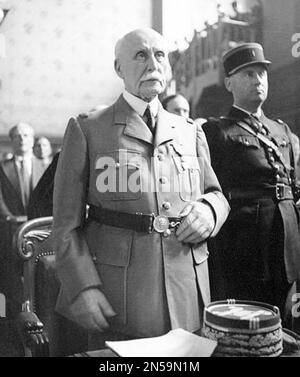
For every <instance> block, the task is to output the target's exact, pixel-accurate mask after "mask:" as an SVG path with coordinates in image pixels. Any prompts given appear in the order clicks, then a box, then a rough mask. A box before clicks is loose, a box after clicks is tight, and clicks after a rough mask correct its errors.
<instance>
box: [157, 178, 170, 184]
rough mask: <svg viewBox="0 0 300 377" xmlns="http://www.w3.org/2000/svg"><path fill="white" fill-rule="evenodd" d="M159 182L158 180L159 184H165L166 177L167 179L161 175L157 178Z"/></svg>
mask: <svg viewBox="0 0 300 377" xmlns="http://www.w3.org/2000/svg"><path fill="white" fill-rule="evenodd" d="M159 182H160V183H161V184H165V183H167V182H168V179H167V178H166V177H161V178H159Z"/></svg>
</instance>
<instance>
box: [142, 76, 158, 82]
mask: <svg viewBox="0 0 300 377" xmlns="http://www.w3.org/2000/svg"><path fill="white" fill-rule="evenodd" d="M150 80H158V81H163V78H162V77H161V75H159V74H151V75H147V76H145V77H143V78H142V80H141V81H142V82H143V81H150Z"/></svg>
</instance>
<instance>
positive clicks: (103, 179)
mask: <svg viewBox="0 0 300 377" xmlns="http://www.w3.org/2000/svg"><path fill="white" fill-rule="evenodd" d="M141 167H142V155H141V153H140V152H137V151H130V150H117V151H110V152H106V153H99V154H98V155H97V158H96V162H95V169H96V182H95V184H96V190H97V192H98V194H99V196H100V200H138V199H140V198H141V191H142V190H141Z"/></svg>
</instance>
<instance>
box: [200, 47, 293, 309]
mask: <svg viewBox="0 0 300 377" xmlns="http://www.w3.org/2000/svg"><path fill="white" fill-rule="evenodd" d="M270 64H271V62H270V61H268V60H266V59H265V57H264V52H263V48H262V46H261V45H259V44H256V43H246V44H242V45H239V46H237V47H235V48H233V49H231V50H230V51H228V52H227V53H226V54H225V55H224V56H223V65H224V70H225V75H226V77H225V86H226V88H227V90H228V91H229V92H231V93H232V95H233V106H232V108H231V110H230V112H229V115H228V116H226V117H221V118H220V119H210V120H209V122H207V123H206V124H205V125H203V129H204V131H205V133H206V136H207V140H208V144H209V147H210V152H211V159H212V166H213V168H214V170H215V172H216V174H217V177H218V179H219V181H220V183H221V187H222V189H223V191H224V194H225V195H226V197H227V199H228V200H229V202H230V206H231V213H230V216H229V218H228V220H227V222H226V224H225V225H224V227H223V228H222V231H221V232H220V234H219V235H218V238H217V245H218V249H219V250H220V252H222V254H223V266H224V270H225V275H226V280H227V283H228V286H227V288H228V291H227V296H228V297H231V298H236V299H246V300H259V301H265V302H267V303H270V304H272V305H277V306H278V307H279V308H280V310H281V312H283V308H284V303H285V300H286V296H287V293H288V290H289V289H290V286H291V283H292V282H293V281H295V280H296V279H299V277H300V237H299V227H298V222H299V219H298V217H297V211H296V207H295V202H294V197H293V187H294V183H295V177H294V171H293V168H294V167H293V151H292V146H291V131H290V129H289V127H288V126H287V125H286V124H285V123H283V122H282V121H281V120H271V119H269V118H267V117H266V116H265V115H264V112H263V111H262V105H263V103H264V101H265V100H266V98H267V95H268V73H267V67H268V66H269V65H270ZM282 314H283V313H282Z"/></svg>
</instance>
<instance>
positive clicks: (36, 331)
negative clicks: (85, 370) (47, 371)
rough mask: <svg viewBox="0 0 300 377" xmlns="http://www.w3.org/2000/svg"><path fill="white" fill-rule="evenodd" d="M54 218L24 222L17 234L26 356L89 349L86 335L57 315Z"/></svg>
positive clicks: (20, 324) (20, 318) (20, 322)
mask: <svg viewBox="0 0 300 377" xmlns="http://www.w3.org/2000/svg"><path fill="white" fill-rule="evenodd" d="M52 223H53V218H52V217H51V216H50V217H41V218H37V219H33V220H29V221H27V222H26V223H24V224H23V225H22V226H21V227H20V228H19V229H18V230H17V232H16V233H15V235H14V247H15V249H16V251H17V253H18V255H19V257H20V258H21V260H22V261H23V273H24V275H23V276H24V299H23V306H22V311H21V313H19V315H18V316H17V319H16V325H17V329H18V333H19V335H20V337H21V339H22V344H23V347H24V354H25V356H66V355H71V354H74V353H77V352H83V351H84V350H86V349H87V334H86V332H85V330H83V329H81V328H79V327H78V326H77V325H76V324H74V323H73V322H71V321H69V320H67V319H65V318H64V317H62V316H60V315H59V314H58V313H56V312H55V303H56V298H57V295H58V293H59V286H60V284H59V281H58V279H57V277H56V272H55V252H54V250H53V248H52V242H51V241H52V235H51V231H52Z"/></svg>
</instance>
